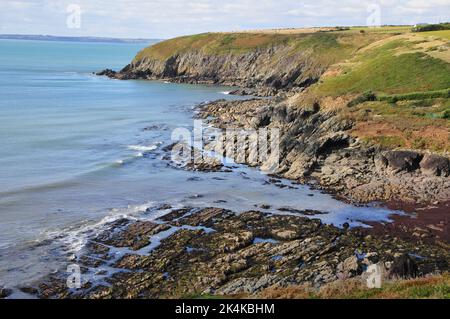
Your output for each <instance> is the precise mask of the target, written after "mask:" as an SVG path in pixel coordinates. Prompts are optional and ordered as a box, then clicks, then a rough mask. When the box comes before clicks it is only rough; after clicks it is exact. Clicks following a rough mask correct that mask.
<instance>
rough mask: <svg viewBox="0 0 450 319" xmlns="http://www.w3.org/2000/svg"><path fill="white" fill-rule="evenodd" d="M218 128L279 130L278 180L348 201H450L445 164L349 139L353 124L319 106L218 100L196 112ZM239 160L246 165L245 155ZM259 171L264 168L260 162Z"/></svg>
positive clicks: (445, 160) (434, 158) (443, 160)
mask: <svg viewBox="0 0 450 319" xmlns="http://www.w3.org/2000/svg"><path fill="white" fill-rule="evenodd" d="M199 116H200V117H201V118H204V119H205V120H207V121H209V122H210V123H211V124H212V125H213V126H215V127H218V128H230V127H241V128H249V129H257V128H260V127H266V128H279V129H280V131H281V138H280V149H281V150H280V167H279V171H278V172H277V174H278V175H279V176H282V177H285V178H288V179H293V180H297V181H299V182H302V183H310V182H313V183H318V185H316V186H317V187H323V188H325V189H327V190H329V191H331V192H334V193H337V195H339V196H340V197H341V198H345V199H346V200H348V201H351V202H358V203H367V202H372V201H404V202H410V203H414V204H416V203H421V204H431V203H435V202H448V201H449V200H450V179H449V178H448V176H449V170H450V166H449V163H450V162H449V159H448V158H447V157H445V156H442V155H436V154H426V153H421V152H418V151H411V150H385V149H383V148H381V147H377V146H371V145H368V144H366V143H364V142H362V141H360V140H358V139H357V138H354V137H353V136H352V135H351V134H350V130H351V128H352V127H353V124H354V123H353V122H352V121H350V120H348V119H346V118H344V117H342V116H341V115H340V113H339V112H334V111H327V110H321V108H320V106H319V105H311V106H304V107H295V106H289V105H288V104H287V103H286V102H285V101H282V102H277V101H275V100H247V101H232V102H229V101H217V102H213V103H210V104H207V105H203V106H201V107H200V114H199ZM248 155H249V154H247V156H241V159H244V160H241V162H243V163H245V162H246V160H245V159H247V158H248V157H249V156H248ZM259 165H260V166H262V165H264V163H259Z"/></svg>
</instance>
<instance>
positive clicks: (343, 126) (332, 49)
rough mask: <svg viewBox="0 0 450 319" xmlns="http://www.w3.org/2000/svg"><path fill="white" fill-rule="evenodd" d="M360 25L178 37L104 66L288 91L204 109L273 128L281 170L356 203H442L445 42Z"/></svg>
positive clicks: (449, 163)
mask: <svg viewBox="0 0 450 319" xmlns="http://www.w3.org/2000/svg"><path fill="white" fill-rule="evenodd" d="M361 31H363V32H359V31H358V32H357V31H354V30H353V31H349V32H325V33H321V32H316V33H310V34H295V35H283V34H264V33H261V34H203V35H196V36H189V37H182V38H177V39H173V40H168V41H164V42H161V43H158V44H156V45H154V46H151V47H149V48H146V49H144V50H143V51H141V52H139V54H138V55H137V56H136V58H135V59H134V60H133V61H132V62H131V63H130V64H129V65H128V66H126V67H125V68H124V69H123V70H121V71H120V72H118V73H116V72H114V71H111V70H106V71H104V72H102V73H101V74H103V75H107V76H110V77H114V78H118V79H165V80H169V81H173V82H183V83H214V84H224V85H232V86H239V87H242V88H244V92H242V91H241V92H239V93H249V94H252V95H266V96H274V95H276V94H277V93H283V94H282V95H283V96H284V95H289V98H288V99H284V98H281V99H270V100H266V99H264V100H262V99H261V100H250V101H237V102H218V103H213V104H211V105H209V106H208V107H206V108H204V109H203V111H202V113H201V114H202V115H203V116H204V117H205V119H208V118H210V117H214V118H215V119H216V120H215V121H213V123H212V124H213V125H214V126H219V127H223V126H224V125H228V126H230V125H234V126H239V127H251V128H258V127H261V126H263V127H267V126H268V127H277V128H280V129H281V131H282V133H283V134H282V136H281V138H282V139H281V144H282V145H281V152H282V154H281V155H282V156H281V158H282V162H281V163H280V164H281V171H280V175H281V176H283V177H286V178H289V179H293V180H298V181H300V182H308V181H314V183H318V184H320V185H321V186H322V187H324V188H326V189H328V190H331V191H333V192H335V193H337V194H339V195H340V196H342V197H344V198H347V199H348V200H351V201H355V202H371V201H376V200H383V201H402V202H411V203H416V202H417V203H422V204H429V203H439V202H440V203H447V202H448V201H449V199H450V179H449V176H450V160H449V157H448V154H449V151H450V148H449V147H450V143H449V141H450V139H449V138H448V137H449V136H450V135H449V134H450V133H449V132H450V121H448V114H450V102H449V99H448V92H447V91H445V92H442V91H439V90H448V87H449V85H450V76H449V74H450V73H449V72H448V71H449V70H450V64H449V63H448V61H447V60H446V56H442V54H441V53H442V52H444V51H442V50H444V49H442V48H443V46H444V45H445V41H444V40H442V41H441V40H439V41H438V40H434V42H433V45H435V46H436V48H437V49H436V50H428V48H429V47H430V43H429V41H428V40H427V39H426V38H421V39H419V40H418V36H412V35H411V34H410V33H404V34H397V35H393V34H392V33H389V32H387V33H383V31H382V30H381V31H378V32H366V31H364V30H361ZM422 43H423V44H422ZM422 45H423V46H422ZM436 51H437V52H438V53H436ZM446 52H447V51H446ZM444 53H445V52H444ZM247 88H250V89H251V90H249V91H248V90H247ZM298 92H300V93H298ZM443 93H445V94H447V95H445V94H443ZM392 101H393V102H392ZM397 101H399V103H397ZM433 153H434V154H433ZM437 153H439V154H437ZM442 155H443V156H442ZM259 164H260V165H261V166H264V163H259Z"/></svg>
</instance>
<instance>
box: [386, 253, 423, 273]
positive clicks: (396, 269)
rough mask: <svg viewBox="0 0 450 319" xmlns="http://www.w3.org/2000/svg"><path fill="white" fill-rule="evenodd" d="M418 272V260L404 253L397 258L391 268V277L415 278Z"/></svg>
mask: <svg viewBox="0 0 450 319" xmlns="http://www.w3.org/2000/svg"><path fill="white" fill-rule="evenodd" d="M418 272H419V271H418V266H417V263H416V261H415V260H414V259H413V258H411V256H409V255H407V254H404V255H401V256H399V257H397V258H395V260H394V262H393V263H392V266H391V268H390V270H389V278H415V277H417V276H418Z"/></svg>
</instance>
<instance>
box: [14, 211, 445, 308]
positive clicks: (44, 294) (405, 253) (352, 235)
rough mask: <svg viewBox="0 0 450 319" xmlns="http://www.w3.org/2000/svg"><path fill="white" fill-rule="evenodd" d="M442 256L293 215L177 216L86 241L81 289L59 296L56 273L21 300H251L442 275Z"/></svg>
mask: <svg viewBox="0 0 450 319" xmlns="http://www.w3.org/2000/svg"><path fill="white" fill-rule="evenodd" d="M157 224H159V225H160V227H158V226H156V225H157ZM143 239H144V241H145V242H146V243H147V245H146V246H144V245H143V246H140V247H141V248H140V249H139V250H138V251H136V250H135V248H136V246H135V243H140V242H142V240H143ZM127 247H128V248H129V249H126V248H127ZM447 248H448V247H447ZM447 248H446V247H441V246H439V245H431V244H427V243H424V242H422V241H420V240H418V241H416V242H405V241H402V240H400V239H395V240H394V239H393V238H392V237H387V236H375V235H374V236H367V235H366V234H365V233H364V231H363V229H339V228H337V227H334V226H332V225H325V224H323V223H322V222H321V221H320V220H317V219H309V218H305V217H302V216H296V215H269V214H264V213H261V212H258V211H248V212H245V213H242V214H235V213H233V212H231V211H228V210H224V209H220V208H204V209H192V208H183V209H178V210H171V211H170V212H168V214H167V215H165V216H162V217H161V218H159V219H158V220H156V221H146V222H144V221H133V220H119V221H117V222H114V223H112V224H110V225H108V228H107V229H106V230H105V231H104V232H103V233H100V234H99V235H97V236H93V237H92V238H90V241H89V243H88V245H87V246H86V247H85V249H84V250H83V251H81V252H80V253H78V255H77V256H75V259H74V260H72V261H71V263H73V262H76V263H78V264H79V265H81V268H82V274H81V288H80V289H69V288H67V284H66V281H67V273H66V272H65V269H62V270H61V271H60V272H58V273H55V274H52V275H50V276H49V277H47V278H46V279H45V280H42V281H40V282H39V283H37V284H36V285H32V286H31V287H23V288H22V291H26V292H28V293H30V292H31V293H33V294H34V295H37V296H38V297H40V298H89V299H106V298H192V297H195V296H200V295H204V294H207V295H218V296H223V295H231V296H232V295H242V294H247V295H255V294H258V293H259V292H261V291H263V290H264V289H266V288H270V287H289V286H295V285H299V284H310V285H311V286H312V287H315V288H319V287H321V286H323V285H325V284H327V283H331V282H335V281H337V280H344V279H348V278H361V276H362V275H363V274H364V272H365V270H367V267H368V266H370V265H372V264H374V263H377V264H379V265H382V266H383V267H384V268H386V270H387V273H388V274H390V275H391V276H397V277H400V278H409V277H414V276H416V275H425V274H428V273H433V272H436V271H448V269H449V265H448V258H449V251H448V249H447ZM124 249H125V250H124ZM419 253H420V256H418V254H419Z"/></svg>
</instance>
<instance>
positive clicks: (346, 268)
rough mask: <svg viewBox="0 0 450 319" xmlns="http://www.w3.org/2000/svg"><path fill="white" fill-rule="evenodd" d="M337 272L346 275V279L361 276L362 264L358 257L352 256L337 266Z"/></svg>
mask: <svg viewBox="0 0 450 319" xmlns="http://www.w3.org/2000/svg"><path fill="white" fill-rule="evenodd" d="M337 270H338V271H339V272H341V273H343V274H344V277H346V278H350V277H354V276H357V275H360V274H361V273H362V266H361V264H360V261H359V259H358V257H356V256H351V257H349V258H347V259H346V260H344V261H343V262H341V263H340V264H339V265H338V266H337Z"/></svg>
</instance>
